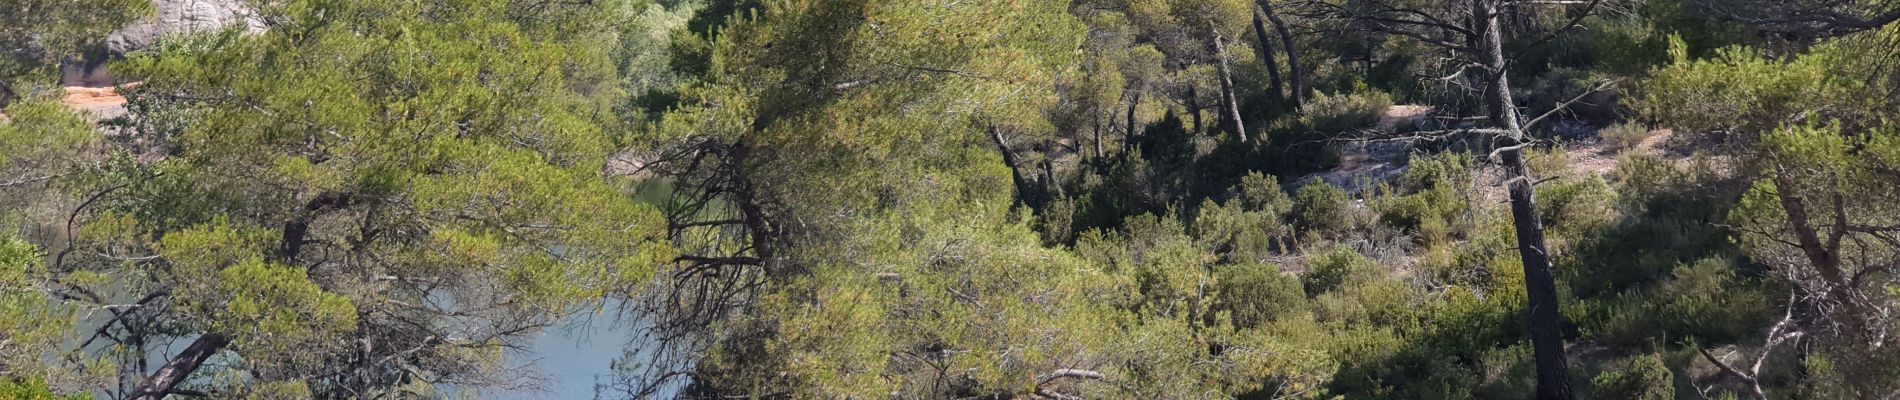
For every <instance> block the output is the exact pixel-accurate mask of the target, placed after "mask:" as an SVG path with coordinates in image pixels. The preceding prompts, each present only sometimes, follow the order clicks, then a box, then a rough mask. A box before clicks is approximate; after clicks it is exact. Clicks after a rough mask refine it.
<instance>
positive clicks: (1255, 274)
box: [1214, 264, 1306, 328]
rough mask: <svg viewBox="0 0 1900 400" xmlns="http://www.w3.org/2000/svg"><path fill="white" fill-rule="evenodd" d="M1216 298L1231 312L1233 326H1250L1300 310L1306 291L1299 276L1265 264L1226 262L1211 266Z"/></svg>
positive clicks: (1220, 306)
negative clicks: (1227, 263) (1216, 293)
mask: <svg viewBox="0 0 1900 400" xmlns="http://www.w3.org/2000/svg"><path fill="white" fill-rule="evenodd" d="M1214 277H1215V278H1214V279H1215V280H1216V281H1217V282H1219V283H1220V284H1219V290H1220V300H1219V301H1218V302H1217V303H1216V306H1217V307H1218V308H1219V309H1220V310H1222V311H1227V312H1229V313H1231V317H1232V318H1233V322H1234V326H1235V327H1239V328H1251V327H1255V326H1260V325H1262V324H1266V323H1268V322H1272V321H1274V320H1277V319H1280V318H1282V317H1285V316H1289V315H1294V314H1297V313H1302V312H1304V311H1305V310H1306V294H1305V293H1304V292H1303V291H1302V289H1301V287H1300V280H1299V279H1298V278H1294V277H1292V276H1288V275H1286V274H1284V273H1281V272H1280V268H1279V267H1276V266H1273V265H1266V264H1229V265H1221V266H1219V267H1215V269H1214Z"/></svg>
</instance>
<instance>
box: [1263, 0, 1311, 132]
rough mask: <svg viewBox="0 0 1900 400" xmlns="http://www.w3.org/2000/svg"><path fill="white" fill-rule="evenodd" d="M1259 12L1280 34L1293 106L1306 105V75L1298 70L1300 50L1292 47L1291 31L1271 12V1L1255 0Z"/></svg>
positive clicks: (1284, 21) (1278, 16)
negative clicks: (1291, 90) (1284, 51)
mask: <svg viewBox="0 0 1900 400" xmlns="http://www.w3.org/2000/svg"><path fill="white" fill-rule="evenodd" d="M1257 1H1258V3H1259V4H1260V10H1261V11H1262V12H1264V13H1266V14H1267V21H1270V22H1273V30H1276V31H1279V32H1280V41H1281V42H1282V43H1283V44H1284V46H1283V47H1284V48H1285V50H1286V69H1287V78H1288V81H1287V83H1289V84H1291V85H1292V87H1291V88H1290V89H1293V106H1294V107H1298V106H1302V105H1306V83H1305V81H1306V73H1305V72H1304V71H1301V70H1300V50H1299V46H1296V45H1294V40H1293V29H1291V28H1287V26H1286V20H1284V19H1281V18H1280V14H1276V13H1274V12H1273V1H1271V0H1257Z"/></svg>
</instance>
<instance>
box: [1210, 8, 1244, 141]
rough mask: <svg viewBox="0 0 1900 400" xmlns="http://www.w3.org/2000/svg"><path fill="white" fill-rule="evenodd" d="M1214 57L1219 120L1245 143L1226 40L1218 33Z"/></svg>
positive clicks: (1216, 33) (1215, 34)
mask: <svg viewBox="0 0 1900 400" xmlns="http://www.w3.org/2000/svg"><path fill="white" fill-rule="evenodd" d="M1213 33H1214V57H1216V58H1219V59H1220V92H1221V101H1222V102H1224V103H1225V104H1222V106H1223V107H1221V108H1223V109H1225V110H1224V111H1223V112H1222V113H1221V119H1224V120H1227V128H1228V129H1231V130H1233V132H1232V133H1233V134H1234V135H1236V136H1237V137H1239V138H1240V142H1241V143H1246V142H1247V126H1246V124H1244V123H1241V121H1240V98H1239V97H1237V96H1235V95H1234V72H1233V70H1232V69H1229V68H1228V65H1227V38H1226V37H1224V36H1221V34H1220V31H1218V30H1217V31H1214V32H1213Z"/></svg>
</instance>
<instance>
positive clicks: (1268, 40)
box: [1253, 9, 1286, 99]
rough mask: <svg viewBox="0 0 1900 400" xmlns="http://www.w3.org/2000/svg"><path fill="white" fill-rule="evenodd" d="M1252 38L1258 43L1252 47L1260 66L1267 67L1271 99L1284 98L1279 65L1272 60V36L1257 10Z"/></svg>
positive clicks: (1255, 10)
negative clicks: (1258, 55)
mask: <svg viewBox="0 0 1900 400" xmlns="http://www.w3.org/2000/svg"><path fill="white" fill-rule="evenodd" d="M1253 36H1254V39H1255V42H1257V43H1259V44H1258V45H1256V46H1254V52H1256V53H1260V64H1261V65H1265V66H1266V67H1267V81H1268V82H1270V83H1272V85H1273V97H1274V98H1276V99H1284V98H1286V87H1284V86H1281V83H1280V64H1279V63H1277V62H1274V59H1273V36H1272V35H1271V34H1268V33H1267V23H1266V17H1264V16H1262V15H1261V12H1260V10H1259V9H1254V11H1253Z"/></svg>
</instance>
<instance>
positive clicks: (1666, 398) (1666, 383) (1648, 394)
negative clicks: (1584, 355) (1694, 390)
mask: <svg viewBox="0 0 1900 400" xmlns="http://www.w3.org/2000/svg"><path fill="white" fill-rule="evenodd" d="M1618 364H1621V365H1619V366H1618V367H1617V368H1614V369H1611V370H1607V371H1603V373H1601V374H1597V376H1596V378H1595V379H1591V381H1590V383H1591V387H1592V390H1593V391H1594V392H1595V393H1593V395H1594V396H1595V398H1599V399H1627V400H1675V399H1676V383H1675V379H1676V375H1675V373H1673V372H1670V371H1669V367H1668V366H1667V365H1664V364H1663V360H1662V355H1660V354H1654V353H1651V354H1644V355H1638V356H1635V357H1630V358H1629V359H1628V360H1626V361H1623V362H1621V363H1618Z"/></svg>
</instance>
